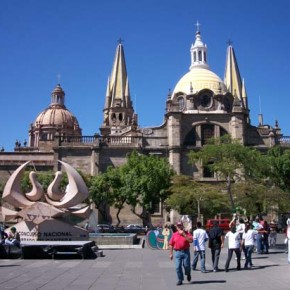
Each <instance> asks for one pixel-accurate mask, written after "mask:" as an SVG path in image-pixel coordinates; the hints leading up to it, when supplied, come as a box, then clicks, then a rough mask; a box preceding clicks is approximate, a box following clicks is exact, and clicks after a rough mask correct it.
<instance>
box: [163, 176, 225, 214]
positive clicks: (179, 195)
mask: <svg viewBox="0 0 290 290" xmlns="http://www.w3.org/2000/svg"><path fill="white" fill-rule="evenodd" d="M170 191H171V195H170V196H169V197H168V198H167V199H166V204H167V205H168V206H169V207H170V208H172V209H175V210H177V211H178V212H180V213H184V214H189V215H193V216H194V215H197V218H198V219H200V217H201V214H203V215H204V216H205V217H212V216H214V215H216V214H218V213H221V212H227V211H230V209H229V208H228V207H227V203H226V200H225V195H224V194H221V188H220V185H219V184H208V183H202V182H196V181H194V180H193V179H192V177H190V176H185V175H176V176H174V177H173V184H172V186H171V187H170Z"/></svg>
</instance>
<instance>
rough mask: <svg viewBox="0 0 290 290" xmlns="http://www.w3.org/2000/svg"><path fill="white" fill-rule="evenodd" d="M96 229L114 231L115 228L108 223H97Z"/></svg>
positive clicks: (102, 231)
mask: <svg viewBox="0 0 290 290" xmlns="http://www.w3.org/2000/svg"><path fill="white" fill-rule="evenodd" d="M97 231H98V232H99V233H114V232H115V228H114V227H113V226H112V225H110V224H98V225H97Z"/></svg>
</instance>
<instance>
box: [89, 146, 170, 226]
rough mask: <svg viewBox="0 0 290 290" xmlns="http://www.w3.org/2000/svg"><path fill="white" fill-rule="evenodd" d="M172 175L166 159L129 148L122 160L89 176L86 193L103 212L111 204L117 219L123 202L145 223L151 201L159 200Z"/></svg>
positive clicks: (164, 196) (166, 191)
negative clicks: (92, 176) (115, 209)
mask: <svg viewBox="0 0 290 290" xmlns="http://www.w3.org/2000/svg"><path fill="white" fill-rule="evenodd" d="M172 175H173V171H172V169H171V167H170V165H169V163H168V162H167V160H166V159H164V158H159V157H156V156H146V155H141V154H138V153H137V152H136V151H133V152H132V153H131V154H129V155H128V157H127V163H126V164H124V165H122V166H120V167H117V168H112V167H109V168H108V169H107V171H106V172H105V173H103V174H101V175H98V176H96V177H94V178H93V179H92V183H91V186H90V190H89V191H90V197H91V199H92V200H93V202H94V203H95V205H96V207H97V208H98V209H99V210H101V211H102V214H103V215H104V216H105V212H104V211H105V209H106V207H107V206H108V205H114V206H115V208H117V209H118V213H117V219H118V222H119V223H120V220H119V213H120V211H121V209H122V208H123V207H124V205H125V204H126V203H127V204H128V205H129V206H131V209H132V212H133V213H134V214H135V215H137V216H138V217H140V218H141V219H142V220H143V222H144V224H148V223H149V218H150V212H151V210H152V205H153V204H154V203H156V202H159V201H163V200H164V199H165V198H166V197H167V196H168V194H169V192H168V188H169V186H170V178H171V176H172ZM137 207H140V208H142V212H137V210H136V209H137ZM104 216H103V217H104Z"/></svg>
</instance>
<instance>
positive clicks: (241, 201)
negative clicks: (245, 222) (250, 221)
mask: <svg viewBox="0 0 290 290" xmlns="http://www.w3.org/2000/svg"><path fill="white" fill-rule="evenodd" d="M233 196H234V199H235V201H236V204H237V205H238V206H239V207H241V208H243V209H245V210H246V214H247V215H251V216H256V215H257V214H258V213H266V212H267V211H268V209H269V208H271V209H272V210H277V211H278V210H280V211H282V212H286V211H288V210H289V207H290V195H289V193H288V192H285V191H284V190H282V189H281V188H279V187H277V186H274V185H273V186H269V184H268V182H267V180H265V181H264V182H262V181H261V182H258V183H257V182H256V181H253V180H248V181H247V182H239V183H235V184H234V185H233Z"/></svg>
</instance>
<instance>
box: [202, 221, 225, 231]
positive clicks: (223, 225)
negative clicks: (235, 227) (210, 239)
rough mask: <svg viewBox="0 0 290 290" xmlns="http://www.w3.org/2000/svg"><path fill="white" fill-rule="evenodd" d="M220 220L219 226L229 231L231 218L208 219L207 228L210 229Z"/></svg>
mask: <svg viewBox="0 0 290 290" xmlns="http://www.w3.org/2000/svg"><path fill="white" fill-rule="evenodd" d="M216 221H217V222H218V225H219V227H220V228H221V229H222V230H223V231H224V232H228V231H229V230H230V219H208V220H207V222H206V224H205V229H206V230H207V231H209V230H210V229H211V228H212V227H213V224H214V222H216Z"/></svg>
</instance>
